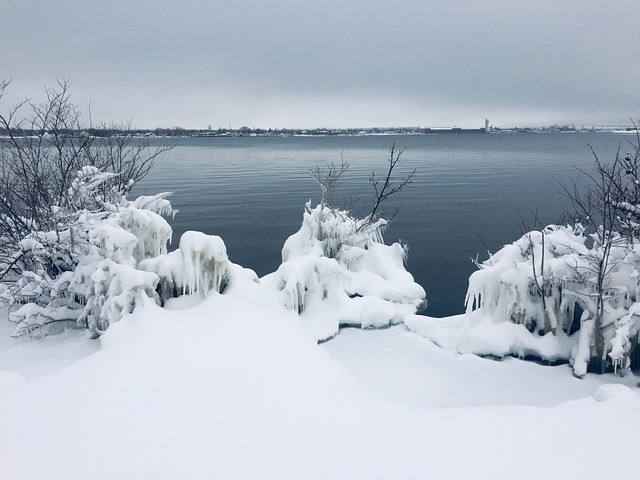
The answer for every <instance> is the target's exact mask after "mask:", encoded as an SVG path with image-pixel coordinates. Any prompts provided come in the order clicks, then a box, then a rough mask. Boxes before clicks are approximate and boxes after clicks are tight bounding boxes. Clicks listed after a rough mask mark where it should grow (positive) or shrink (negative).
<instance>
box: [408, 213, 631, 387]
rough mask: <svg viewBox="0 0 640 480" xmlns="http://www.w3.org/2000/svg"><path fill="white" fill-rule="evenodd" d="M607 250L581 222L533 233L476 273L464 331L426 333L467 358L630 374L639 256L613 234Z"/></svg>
mask: <svg viewBox="0 0 640 480" xmlns="http://www.w3.org/2000/svg"><path fill="white" fill-rule="evenodd" d="M588 243H590V244H591V246H590V247H588V246H587V245H588ZM606 248H607V249H606V250H605V247H604V246H603V245H602V243H601V242H598V237H597V236H596V235H591V236H588V235H585V234H584V230H583V229H582V227H581V226H579V225H577V226H576V227H568V226H565V227H563V226H555V225H552V226H549V227H546V228H545V229H543V230H541V231H532V232H529V233H527V234H525V235H523V236H522V237H521V238H520V239H519V240H517V241H516V242H514V243H512V244H511V245H506V246H505V247H503V248H502V249H501V250H500V251H498V252H497V253H495V254H494V255H491V256H490V258H489V259H488V260H486V261H485V262H484V263H482V264H481V265H480V269H479V270H478V271H476V272H474V273H473V274H472V275H471V277H470V278H469V288H468V291H467V298H466V307H467V310H466V314H465V317H464V323H463V324H462V325H461V326H460V328H459V329H457V330H455V333H454V331H451V330H449V331H448V332H447V333H442V332H441V333H439V334H436V333H435V332H437V331H438V329H437V328H436V329H435V330H434V331H431V332H430V334H429V335H428V336H430V338H433V339H435V340H436V341H437V342H438V343H439V344H441V345H443V346H448V347H450V348H453V349H455V350H457V351H459V352H463V353H467V352H473V353H479V354H486V355H493V356H504V355H518V356H528V355H533V356H535V357H538V358H541V359H544V360H548V361H555V360H566V361H570V362H571V363H572V365H573V369H574V374H575V375H576V376H578V377H582V376H584V374H585V373H586V372H587V370H588V368H589V366H590V365H592V368H594V369H602V368H604V366H606V365H610V366H611V367H612V368H613V369H617V368H619V367H622V369H623V370H625V369H628V368H629V367H630V366H631V356H632V355H633V354H634V349H635V348H636V346H637V344H638V333H639V331H640V315H639V314H640V307H638V305H640V303H638V302H640V297H639V296H638V293H639V291H640V290H639V285H640V284H639V283H638V266H639V265H640V256H639V253H640V251H638V247H637V246H636V245H635V244H633V243H632V242H630V241H628V240H626V239H624V238H622V237H620V236H617V235H615V234H614V236H613V237H612V240H611V242H610V243H609V245H608V247H606ZM419 323H420V322H417V324H419ZM515 327H518V328H515ZM420 328H422V329H423V330H424V329H425V327H420V326H418V329H420ZM489 332H490V334H489ZM436 337H438V338H436Z"/></svg>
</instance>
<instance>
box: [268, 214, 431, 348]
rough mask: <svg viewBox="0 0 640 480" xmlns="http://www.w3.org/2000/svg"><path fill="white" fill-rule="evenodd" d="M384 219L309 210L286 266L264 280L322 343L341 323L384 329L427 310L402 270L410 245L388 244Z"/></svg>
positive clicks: (289, 245) (288, 245)
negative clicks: (303, 318) (384, 236)
mask: <svg viewBox="0 0 640 480" xmlns="http://www.w3.org/2000/svg"><path fill="white" fill-rule="evenodd" d="M385 226H386V221H385V220H383V219H378V220H376V221H375V222H373V223H372V222H371V221H370V220H369V219H356V218H354V217H352V216H351V215H350V214H349V212H347V211H344V210H340V209H337V208H331V207H327V206H323V205H322V204H320V205H318V206H316V207H315V208H312V207H311V203H310V202H309V203H307V204H306V206H305V212H304V214H303V220H302V226H301V228H300V230H299V231H298V232H296V233H295V234H293V235H291V236H290V237H289V238H288V239H287V240H286V242H285V244H284V247H283V249H282V265H281V266H280V267H279V268H278V270H277V271H276V272H275V273H274V274H272V275H270V276H268V277H267V278H266V279H265V281H266V282H267V283H269V284H271V285H273V286H275V288H277V289H278V290H279V291H280V292H281V295H282V296H283V302H284V303H285V304H286V305H287V306H288V307H289V308H291V309H293V310H295V311H296V312H298V313H300V314H301V315H302V316H303V317H305V318H306V319H307V320H308V321H310V322H316V323H318V324H319V325H318V326H317V328H315V333H316V335H317V336H318V339H324V338H328V337H330V336H332V335H334V334H335V333H336V331H337V330H338V329H339V327H340V325H350V326H359V327H363V328H372V327H384V326H388V325H391V324H395V323H400V322H402V320H403V318H404V316H405V315H408V314H415V313H416V311H419V310H421V309H423V308H424V307H425V306H426V295H425V292H424V289H423V288H422V287H421V286H420V285H418V284H417V283H415V282H414V280H413V277H412V276H411V274H410V273H409V272H407V271H406V270H405V268H404V262H405V259H406V254H407V247H406V246H403V245H401V244H399V243H395V244H393V245H385V244H384V243H383V238H382V233H383V230H384V227H385Z"/></svg>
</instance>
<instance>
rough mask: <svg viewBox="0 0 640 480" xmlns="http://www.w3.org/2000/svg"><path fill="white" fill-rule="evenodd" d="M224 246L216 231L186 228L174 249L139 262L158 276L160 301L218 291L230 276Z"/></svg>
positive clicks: (221, 289)
mask: <svg viewBox="0 0 640 480" xmlns="http://www.w3.org/2000/svg"><path fill="white" fill-rule="evenodd" d="M230 265H231V262H229V258H228V257H227V247H226V246H225V244H224V242H223V240H222V239H221V238H220V237H218V236H216V235H206V234H204V233H202V232H194V231H187V232H185V233H183V234H182V237H181V238H180V245H179V247H178V249H177V250H175V251H173V252H170V253H168V254H163V255H159V256H157V257H153V258H150V259H148V260H145V261H143V262H141V263H140V268H141V269H143V270H147V271H150V272H154V273H155V274H156V275H158V277H159V278H160V284H159V285H160V288H159V290H160V295H161V298H162V301H163V302H164V301H166V300H168V299H170V298H174V297H177V296H179V295H185V294H194V293H197V294H200V295H202V296H206V295H208V294H209V292H212V291H213V292H218V293H221V292H222V291H223V290H224V288H225V286H226V285H227V283H228V282H229V276H230V273H229V272H230Z"/></svg>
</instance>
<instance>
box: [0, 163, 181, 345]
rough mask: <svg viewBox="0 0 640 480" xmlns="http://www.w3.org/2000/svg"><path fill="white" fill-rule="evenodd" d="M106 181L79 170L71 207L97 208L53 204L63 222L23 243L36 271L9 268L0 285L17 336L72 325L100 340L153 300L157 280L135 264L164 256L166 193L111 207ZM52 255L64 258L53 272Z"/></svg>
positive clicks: (23, 251) (91, 171)
mask: <svg viewBox="0 0 640 480" xmlns="http://www.w3.org/2000/svg"><path fill="white" fill-rule="evenodd" d="M111 178H113V176H112V175H104V173H103V172H99V171H98V170H97V169H96V168H95V167H86V168H84V169H82V170H80V171H79V172H78V175H77V177H76V179H75V180H74V181H73V182H72V187H71V188H73V189H74V192H76V193H77V192H81V194H79V195H73V196H72V195H70V197H72V198H75V199H76V201H74V203H73V204H72V205H74V206H76V205H81V206H93V207H94V208H95V210H88V209H75V208H68V207H67V208H63V207H57V206H56V208H55V209H54V210H55V215H56V216H57V217H58V218H60V219H64V220H63V221H60V222H59V223H58V229H57V230H56V231H53V232H52V231H34V232H32V234H31V235H30V236H29V238H27V239H25V240H23V241H22V242H21V243H20V249H21V250H20V251H18V252H17V253H16V255H29V258H30V262H29V264H30V265H33V266H34V268H33V270H22V271H19V270H15V271H12V272H10V273H9V280H7V281H5V282H4V283H3V284H2V285H3V290H2V298H3V299H4V300H5V301H6V302H7V303H9V304H10V305H11V306H12V311H11V313H10V316H9V318H10V319H11V320H13V321H15V322H16V323H17V324H18V325H17V328H16V330H15V333H14V336H20V335H24V334H36V335H41V334H46V333H50V332H51V331H55V328H57V327H58V326H59V325H58V324H63V325H64V324H69V323H71V322H75V323H77V324H78V325H80V326H84V327H87V328H88V329H89V330H90V331H91V332H92V333H93V334H94V335H99V334H100V332H102V331H104V330H105V329H106V328H107V327H108V326H109V324H110V323H112V322H114V321H117V320H118V319H119V318H120V317H121V316H122V314H123V313H128V312H131V311H132V310H133V307H134V306H135V304H136V302H137V301H138V299H139V298H140V296H141V295H144V296H147V297H153V296H154V295H155V289H156V285H157V282H158V278H157V276H156V275H154V274H153V273H149V272H145V271H141V270H139V269H137V264H138V261H140V260H145V259H146V258H148V257H151V256H155V255H158V254H164V253H166V245H167V242H168V241H169V240H170V238H171V233H172V231H171V227H169V225H168V223H167V222H166V220H165V219H164V218H162V216H161V214H169V213H172V209H171V205H170V203H169V201H168V200H167V198H166V197H167V196H168V195H169V194H167V193H163V194H158V195H155V196H144V197H139V198H138V199H136V200H134V201H128V200H126V198H125V197H120V198H119V199H118V202H117V203H110V202H109V201H107V200H105V197H104V187H105V183H108V181H109V180H110V179H111ZM70 193H71V192H70ZM108 200H114V199H113V198H111V199H108ZM27 248H28V250H26V249H27ZM52 252H55V253H57V252H62V253H63V254H64V255H65V257H66V259H67V263H66V264H65V265H64V268H60V266H61V263H60V262H57V263H55V265H56V267H57V269H58V270H57V271H54V270H52V269H51V268H49V267H50V265H51V264H52V262H51V255H52Z"/></svg>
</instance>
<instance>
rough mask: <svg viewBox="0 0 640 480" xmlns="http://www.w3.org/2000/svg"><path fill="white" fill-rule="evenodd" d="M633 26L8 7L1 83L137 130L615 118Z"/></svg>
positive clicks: (329, 4)
mask: <svg viewBox="0 0 640 480" xmlns="http://www.w3.org/2000/svg"><path fill="white" fill-rule="evenodd" d="M639 25H640V1H639V0H601V1H590V0H580V1H577V0H576V1H568V0H565V1H558V0H529V1H520V0H517V1H507V0H503V1H499V0H484V1H471V0H469V1H445V0H437V1H432V0H419V1H412V0H408V1H402V0H400V1H391V0H384V1H382V0H350V1H325V0H313V1H307V0H299V1H293V0H268V1H267V0H245V1H242V2H236V1H231V0H226V1H219V0H211V1H204V0H201V1H199V0H171V1H169V0H157V1H152V0H109V1H104V0H102V1H94V0H56V1H51V0H0V77H4V78H11V79H12V87H11V92H10V94H11V96H10V98H7V100H10V101H11V102H13V101H16V100H17V99H18V98H20V97H24V96H32V97H36V96H37V95H38V92H39V91H40V90H41V89H42V86H43V85H53V84H55V80H56V79H58V78H70V79H71V81H72V82H73V88H72V98H73V100H74V101H75V102H76V103H78V104H79V105H80V106H81V107H82V108H83V109H84V110H87V109H88V105H89V102H91V112H92V117H93V119H94V121H116V122H118V121H123V120H129V119H131V120H132V121H133V124H134V125H135V126H137V127H140V128H153V127H156V126H160V127H172V126H182V127H185V128H204V127H205V126H206V125H212V126H213V127H214V128H218V127H226V126H228V125H231V126H232V127H234V128H239V127H240V126H244V125H246V126H250V127H262V128H268V127H274V128H280V127H305V128H308V127H358V126H359V127H367V126H417V125H420V126H451V125H458V126H461V127H478V126H481V125H483V123H484V119H485V117H487V118H489V119H490V120H491V122H492V123H493V124H495V125H497V126H503V127H506V126H516V125H546V124H553V123H556V122H558V123H575V124H600V123H606V124H618V123H629V118H630V117H632V118H634V119H635V118H638V117H640V55H639V54H638V52H639V51H640V28H639Z"/></svg>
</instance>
